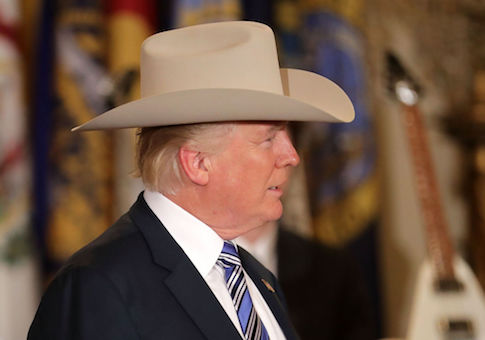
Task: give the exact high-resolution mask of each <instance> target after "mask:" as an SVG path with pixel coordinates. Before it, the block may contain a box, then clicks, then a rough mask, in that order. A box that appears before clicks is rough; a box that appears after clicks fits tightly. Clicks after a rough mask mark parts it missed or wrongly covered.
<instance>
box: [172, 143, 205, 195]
mask: <svg viewBox="0 0 485 340" xmlns="http://www.w3.org/2000/svg"><path fill="white" fill-rule="evenodd" d="M178 157H179V161H180V164H181V165H182V169H183V170H184V172H185V175H186V176H187V177H188V178H189V179H190V180H191V181H192V182H193V183H194V184H197V185H206V184H207V183H208V182H209V169H210V160H209V158H207V156H206V155H204V154H203V153H201V152H200V151H195V150H190V149H189V148H188V147H187V146H182V147H181V148H180V149H179V153H178Z"/></svg>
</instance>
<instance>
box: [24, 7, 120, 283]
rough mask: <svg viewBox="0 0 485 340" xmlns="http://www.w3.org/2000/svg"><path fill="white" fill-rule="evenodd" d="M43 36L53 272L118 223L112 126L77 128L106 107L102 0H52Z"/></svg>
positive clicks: (41, 134) (45, 213)
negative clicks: (114, 207)
mask: <svg viewBox="0 0 485 340" xmlns="http://www.w3.org/2000/svg"><path fill="white" fill-rule="evenodd" d="M42 10H43V17H42V20H41V25H40V29H39V32H40V33H41V35H40V37H39V41H38V46H39V49H38V58H37V60H38V64H37V67H36V71H37V76H36V88H35V89H34V90H33V93H35V95H36V96H35V98H34V102H35V112H34V117H33V118H34V131H35V142H34V148H35V165H34V166H35V169H36V172H35V173H36V184H35V187H36V192H35V196H36V214H35V217H36V218H35V223H36V225H35V229H36V231H37V237H38V240H39V246H40V247H39V248H40V249H41V251H42V254H43V258H44V261H43V262H44V270H46V271H47V272H48V273H49V274H52V273H53V272H54V271H55V270H56V269H57V268H58V266H59V265H60V264H61V263H62V262H64V261H65V260H66V259H67V258H68V257H69V256H70V255H71V254H72V253H73V252H74V251H76V250H77V249H79V248H80V247H81V246H83V245H84V244H86V243H87V242H89V241H90V240H92V239H93V238H95V237H96V236H98V235H99V234H100V233H101V232H102V231H103V230H104V229H105V228H106V227H107V226H109V225H110V224H111V223H112V219H113V218H112V212H111V207H112V154H111V150H112V140H111V136H110V134H109V133H105V132H92V133H72V132H70V129H71V128H72V127H74V126H76V125H79V124H81V123H83V122H85V121H87V120H89V119H91V118H93V117H95V116H96V115H97V114H100V113H102V112H104V111H105V110H106V109H107V98H109V96H110V95H111V93H112V82H111V80H110V78H109V76H108V73H107V72H106V69H105V66H104V60H105V57H106V48H105V45H106V44H105V43H106V41H105V29H104V17H103V15H104V12H103V2H102V1H100V0H99V1H97V0H89V1H88V0H86V1H75V0H70V1H54V0H45V1H44V3H43V8H42Z"/></svg>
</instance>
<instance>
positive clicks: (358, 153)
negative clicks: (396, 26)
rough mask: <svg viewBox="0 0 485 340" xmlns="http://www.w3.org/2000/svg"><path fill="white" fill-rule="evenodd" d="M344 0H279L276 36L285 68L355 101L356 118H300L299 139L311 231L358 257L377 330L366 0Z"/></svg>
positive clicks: (375, 215) (374, 167) (373, 151)
mask: <svg viewBox="0 0 485 340" xmlns="http://www.w3.org/2000/svg"><path fill="white" fill-rule="evenodd" d="M345 4H346V6H343V4H339V3H338V2H329V3H327V2H324V1H323V2H318V1H300V2H294V1H281V2H280V3H279V5H278V6H277V8H276V22H277V37H278V42H279V47H280V49H281V50H282V51H283V63H284V64H285V66H291V67H298V68H303V69H307V70H310V71H313V72H316V73H319V74H321V75H323V76H325V77H327V78H329V79H331V80H333V81H334V82H336V83H337V84H338V85H339V86H340V87H342V88H343V89H344V91H345V92H346V93H347V94H348V95H349V97H350V98H351V100H352V103H353V104H354V108H355V111H356V118H355V120H354V121H353V122H352V123H347V124H342V123H337V124H326V123H307V124H301V125H300V126H299V129H298V130H297V133H296V136H295V137H296V139H297V146H298V148H299V149H300V150H302V151H301V152H302V156H303V157H302V159H303V160H304V166H305V169H306V175H307V181H308V185H307V187H308V195H309V196H308V198H309V204H310V214H311V219H312V226H313V234H314V236H315V237H316V238H317V239H318V240H320V241H322V242H323V243H325V244H328V245H332V246H336V247H343V248H347V249H348V250H349V251H350V252H351V253H353V254H354V255H355V258H356V260H357V262H359V264H360V267H361V268H362V272H363V274H364V278H365V280H366V282H367V286H368V288H369V295H370V296H371V297H372V300H373V306H374V307H375V320H376V325H375V329H376V330H377V332H378V333H379V332H380V329H381V326H380V310H379V306H380V295H379V291H380V289H379V279H378V278H379V275H378V274H379V273H378V257H377V251H378V249H377V228H378V218H379V199H378V197H379V196H378V192H379V185H378V183H379V181H378V172H377V161H376V158H377V148H376V141H375V137H374V136H375V133H374V125H373V117H372V115H371V113H370V112H369V111H368V108H367V103H366V99H367V97H368V93H367V92H366V79H365V68H364V47H363V42H362V37H361V32H360V31H359V29H358V27H359V25H360V24H361V23H360V21H359V20H360V18H361V17H362V15H361V14H362V7H363V6H362V2H361V1H350V2H345Z"/></svg>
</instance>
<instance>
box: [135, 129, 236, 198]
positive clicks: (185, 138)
mask: <svg viewBox="0 0 485 340" xmlns="http://www.w3.org/2000/svg"><path fill="white" fill-rule="evenodd" d="M233 127H234V124H232V123H202V124H186V125H173V126H161V127H145V128H141V129H139V130H138V133H137V144H136V163H137V167H138V169H137V172H136V173H135V175H136V176H138V177H141V178H142V180H143V183H144V184H145V187H146V188H147V189H149V190H152V191H159V192H161V193H165V194H167V193H168V194H175V193H176V192H177V190H178V189H179V188H180V186H181V185H182V184H183V179H182V171H181V167H180V163H179V160H178V152H179V149H180V148H181V147H182V146H183V145H189V146H190V147H192V148H194V149H195V150H197V151H200V152H205V153H216V152H220V151H221V150H222V148H223V147H225V146H226V145H227V143H224V142H223V141H222V140H221V137H224V136H227V135H229V134H230V133H231V132H232V130H233Z"/></svg>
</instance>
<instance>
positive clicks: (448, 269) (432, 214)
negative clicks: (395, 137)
mask: <svg viewBox="0 0 485 340" xmlns="http://www.w3.org/2000/svg"><path fill="white" fill-rule="evenodd" d="M402 106H403V109H404V112H405V125H406V132H407V136H408V140H409V146H410V150H411V154H412V159H413V163H414V172H415V177H416V187H417V194H418V198H419V200H420V203H421V208H422V212H423V219H424V223H425V226H426V234H427V244H428V252H429V255H430V258H431V261H432V262H433V265H434V267H435V269H436V272H437V275H438V279H443V280H447V279H454V278H455V273H454V271H453V256H454V251H453V245H452V243H451V240H450V237H449V235H448V228H447V225H446V222H445V218H444V214H443V210H442V207H441V200H440V195H439V190H438V183H437V180H436V177H435V172H434V167H433V163H432V161H431V153H430V149H429V144H428V140H427V136H426V134H425V129H424V124H423V121H422V118H421V113H420V110H419V108H418V106H417V105H406V104H402Z"/></svg>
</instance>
